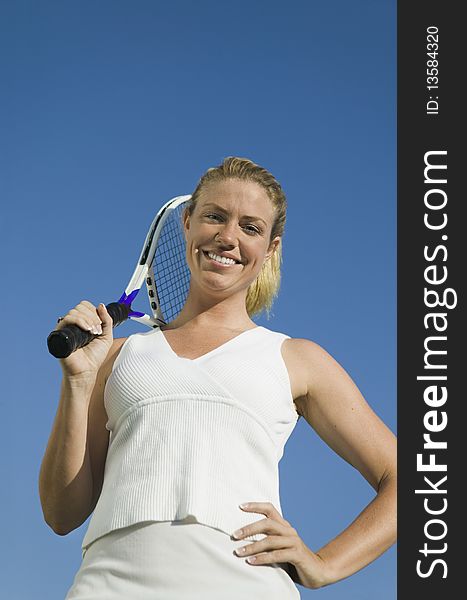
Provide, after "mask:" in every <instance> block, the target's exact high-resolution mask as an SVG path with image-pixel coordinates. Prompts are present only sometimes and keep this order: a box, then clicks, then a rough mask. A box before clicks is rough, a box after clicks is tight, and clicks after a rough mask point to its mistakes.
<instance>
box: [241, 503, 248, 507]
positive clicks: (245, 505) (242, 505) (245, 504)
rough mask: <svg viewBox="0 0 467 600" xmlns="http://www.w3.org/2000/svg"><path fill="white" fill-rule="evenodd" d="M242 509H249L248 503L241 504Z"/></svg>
mask: <svg viewBox="0 0 467 600" xmlns="http://www.w3.org/2000/svg"><path fill="white" fill-rule="evenodd" d="M239 506H240V508H248V502H244V503H243V504H239Z"/></svg>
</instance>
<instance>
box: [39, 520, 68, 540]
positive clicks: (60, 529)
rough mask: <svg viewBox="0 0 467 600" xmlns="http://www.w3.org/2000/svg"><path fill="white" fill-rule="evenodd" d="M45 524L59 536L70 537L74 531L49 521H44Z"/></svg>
mask: <svg viewBox="0 0 467 600" xmlns="http://www.w3.org/2000/svg"><path fill="white" fill-rule="evenodd" d="M44 520H45V522H46V523H47V525H48V526H49V527H50V529H51V530H52V531H53V532H54V533H56V534H57V535H61V536H64V535H68V534H69V533H70V532H71V531H72V530H71V529H69V528H67V527H63V526H61V525H59V524H58V523H54V522H52V521H48V520H47V519H44Z"/></svg>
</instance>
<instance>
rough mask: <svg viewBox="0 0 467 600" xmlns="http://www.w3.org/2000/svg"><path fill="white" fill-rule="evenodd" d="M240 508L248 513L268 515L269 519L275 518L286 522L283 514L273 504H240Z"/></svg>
mask: <svg viewBox="0 0 467 600" xmlns="http://www.w3.org/2000/svg"><path fill="white" fill-rule="evenodd" d="M239 506H240V508H241V509H242V510H244V511H246V512H255V513H260V514H263V515H266V516H267V517H273V518H275V519H277V520H279V521H281V522H283V521H284V518H283V517H282V515H281V513H280V512H279V511H278V510H277V508H276V507H275V506H274V504H271V502H247V503H245V504H240V505H239Z"/></svg>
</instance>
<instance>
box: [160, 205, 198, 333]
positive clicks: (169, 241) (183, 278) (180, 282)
mask: <svg viewBox="0 0 467 600" xmlns="http://www.w3.org/2000/svg"><path fill="white" fill-rule="evenodd" d="M185 206H186V203H183V204H180V205H179V206H177V207H175V208H174V209H171V210H170V213H169V214H168V215H167V218H166V219H165V222H164V225H163V227H162V230H161V232H160V235H159V239H158V242H157V248H156V252H155V255H154V261H153V264H152V268H153V270H154V280H155V282H156V289H157V295H158V297H159V305H160V309H161V311H162V316H163V319H164V321H165V322H166V323H170V321H172V320H173V319H175V317H176V316H177V315H178V313H179V312H180V311H181V309H182V307H183V305H184V304H185V301H186V298H187V295H188V290H189V287H190V270H189V269H188V265H187V263H186V255H185V251H186V246H185V236H184V234H183V226H182V213H183V209H184V208H185Z"/></svg>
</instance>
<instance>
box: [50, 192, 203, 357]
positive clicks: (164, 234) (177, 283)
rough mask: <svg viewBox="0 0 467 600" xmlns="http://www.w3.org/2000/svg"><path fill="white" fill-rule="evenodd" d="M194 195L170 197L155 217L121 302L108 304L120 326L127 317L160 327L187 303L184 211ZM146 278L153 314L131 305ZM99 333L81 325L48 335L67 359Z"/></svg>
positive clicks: (55, 350)
mask: <svg viewBox="0 0 467 600" xmlns="http://www.w3.org/2000/svg"><path fill="white" fill-rule="evenodd" d="M190 199H191V196H177V197H176V198H172V200H169V201H168V202H167V203H166V204H164V206H163V207H162V208H161V209H160V210H159V212H158V213H157V215H156V216H155V218H154V220H153V222H152V223H151V227H150V228H149V231H148V234H147V236H146V239H145V241H144V245H143V249H142V251H141V255H140V257H139V260H138V263H137V264H136V268H135V270H134V273H133V275H132V277H131V279H130V281H129V283H128V285H127V286H126V288H125V291H124V293H123V294H122V296H121V297H120V299H119V300H118V302H111V303H110V304H107V305H106V308H107V312H108V313H109V315H110V316H111V317H112V320H113V326H114V327H116V326H117V325H120V323H123V322H124V321H126V320H127V319H132V320H134V321H138V322H139V323H143V324H144V325H147V326H148V327H152V328H156V327H160V326H161V325H165V324H167V323H169V322H170V321H172V320H173V319H174V318H175V317H176V316H177V315H178V313H179V312H180V310H181V309H182V307H183V305H184V304H185V300H186V297H187V295H188V289H189V286H190V271H189V269H188V266H187V263H186V257H185V236H184V234H183V224H182V213H183V210H184V208H185V207H186V206H187V204H188V203H189V201H190ZM145 281H146V288H147V292H148V298H149V304H150V307H151V311H150V314H146V313H143V312H138V311H135V310H133V309H132V308H131V304H132V302H133V300H134V299H135V298H136V295H137V294H138V292H139V291H140V289H141V287H142V286H143V283H144V282H145ZM95 337H97V336H96V335H95V334H93V333H91V332H89V331H85V330H84V329H81V327H78V326H77V325H70V326H68V327H63V328H62V329H58V330H55V331H52V332H51V333H50V334H49V336H48V337H47V347H48V349H49V352H50V353H51V354H52V355H53V356H55V357H56V358H66V357H67V356H70V354H72V353H73V352H74V351H75V350H77V349H78V348H82V347H83V346H86V345H87V344H89V342H91V341H92V340H93V339H94V338H95Z"/></svg>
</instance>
